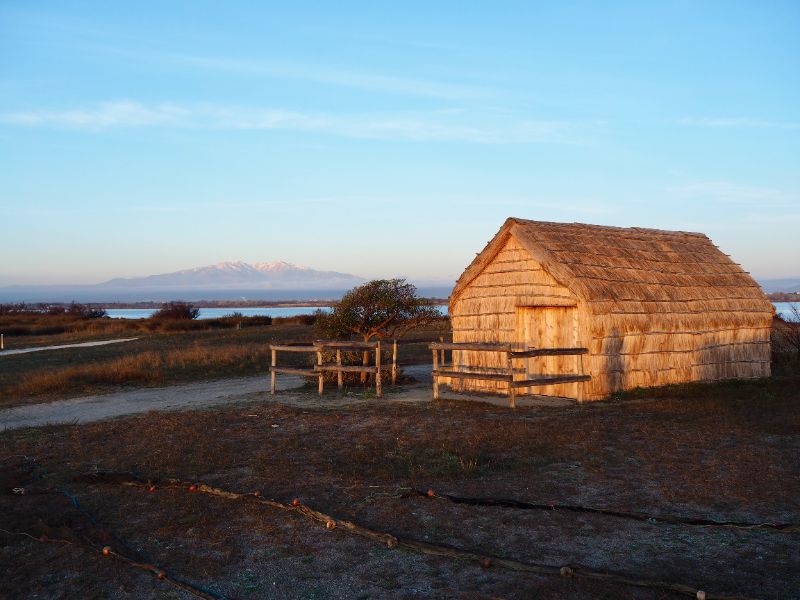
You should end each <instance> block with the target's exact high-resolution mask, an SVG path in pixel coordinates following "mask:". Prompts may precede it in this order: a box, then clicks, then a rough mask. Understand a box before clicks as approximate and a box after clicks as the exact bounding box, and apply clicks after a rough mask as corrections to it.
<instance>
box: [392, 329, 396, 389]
mask: <svg viewBox="0 0 800 600" xmlns="http://www.w3.org/2000/svg"><path fill="white" fill-rule="evenodd" d="M392 385H397V340H393V341H392Z"/></svg>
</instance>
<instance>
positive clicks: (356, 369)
mask: <svg viewBox="0 0 800 600" xmlns="http://www.w3.org/2000/svg"><path fill="white" fill-rule="evenodd" d="M376 369H377V367H369V366H367V367H362V366H355V365H352V366H351V365H335V364H332V363H331V364H324V365H314V371H336V372H341V373H375V372H376Z"/></svg>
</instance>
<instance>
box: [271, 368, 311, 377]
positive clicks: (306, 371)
mask: <svg viewBox="0 0 800 600" xmlns="http://www.w3.org/2000/svg"><path fill="white" fill-rule="evenodd" d="M270 371H271V372H272V373H283V374H284V375H303V376H305V377H317V376H318V372H317V370H316V369H299V368H298V369H293V368H291V367H271V368H270Z"/></svg>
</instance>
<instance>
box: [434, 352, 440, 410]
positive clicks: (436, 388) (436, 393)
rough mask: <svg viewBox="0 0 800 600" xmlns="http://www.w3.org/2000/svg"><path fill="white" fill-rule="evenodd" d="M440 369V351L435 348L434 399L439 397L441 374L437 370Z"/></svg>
mask: <svg viewBox="0 0 800 600" xmlns="http://www.w3.org/2000/svg"><path fill="white" fill-rule="evenodd" d="M438 370H439V351H438V350H436V349H434V350H433V399H434V400H438V399H439V376H438V375H437V374H436V371H438Z"/></svg>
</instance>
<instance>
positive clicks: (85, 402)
mask: <svg viewBox="0 0 800 600" xmlns="http://www.w3.org/2000/svg"><path fill="white" fill-rule="evenodd" d="M403 372H404V373H405V374H406V375H409V376H411V377H414V378H415V379H416V380H417V383H413V384H409V385H403V386H402V387H400V388H395V389H392V388H391V386H389V387H388V388H384V389H385V390H386V395H385V396H384V397H383V398H381V399H377V398H375V397H374V395H372V394H369V393H366V394H365V393H364V390H363V389H361V388H356V389H354V390H351V391H346V392H345V393H343V394H338V393H336V390H335V388H334V389H333V390H330V391H327V390H326V392H325V394H324V395H323V396H318V395H317V393H316V392H315V391H307V392H306V391H303V390H302V389H300V388H302V386H303V384H304V383H305V381H304V378H303V377H297V376H285V375H284V376H281V377H279V378H278V380H277V387H278V391H280V392H283V393H280V394H276V395H275V396H271V395H270V394H269V378H268V376H267V375H266V374H265V375H259V376H256V377H239V378H236V379H217V380H214V381H203V382H198V383H187V384H181V385H171V386H167V387H159V388H139V389H133V390H126V391H124V392H117V393H112V394H103V395H94V396H82V397H79V398H70V399H69V400H58V401H56V402H48V403H43V404H27V405H23V406H16V407H14V408H8V409H4V410H0V431H4V430H7V429H18V428H21V427H41V426H43V425H55V424H63V423H90V422H92V421H102V420H104V419H111V418H114V417H119V416H123V415H132V414H137V413H143V412H149V411H151V410H155V411H162V410H163V411H174V410H194V409H198V408H206V407H209V406H215V405H220V404H229V403H232V402H256V401H263V402H281V403H285V404H292V405H295V406H303V407H307V408H333V407H339V406H352V405H356V404H364V403H368V402H429V401H431V400H432V393H431V384H430V382H431V366H430V365H412V366H406V367H403ZM445 397H449V398H454V399H455V398H458V399H463V400H479V401H481V402H488V403H491V404H497V405H499V406H507V405H508V401H507V400H506V399H505V398H503V397H486V396H481V397H472V396H468V395H465V394H458V395H455V394H445ZM571 404H572V402H571V401H569V400H564V399H558V398H549V399H548V398H518V399H517V405H518V406H520V407H524V406H566V405H571Z"/></svg>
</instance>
